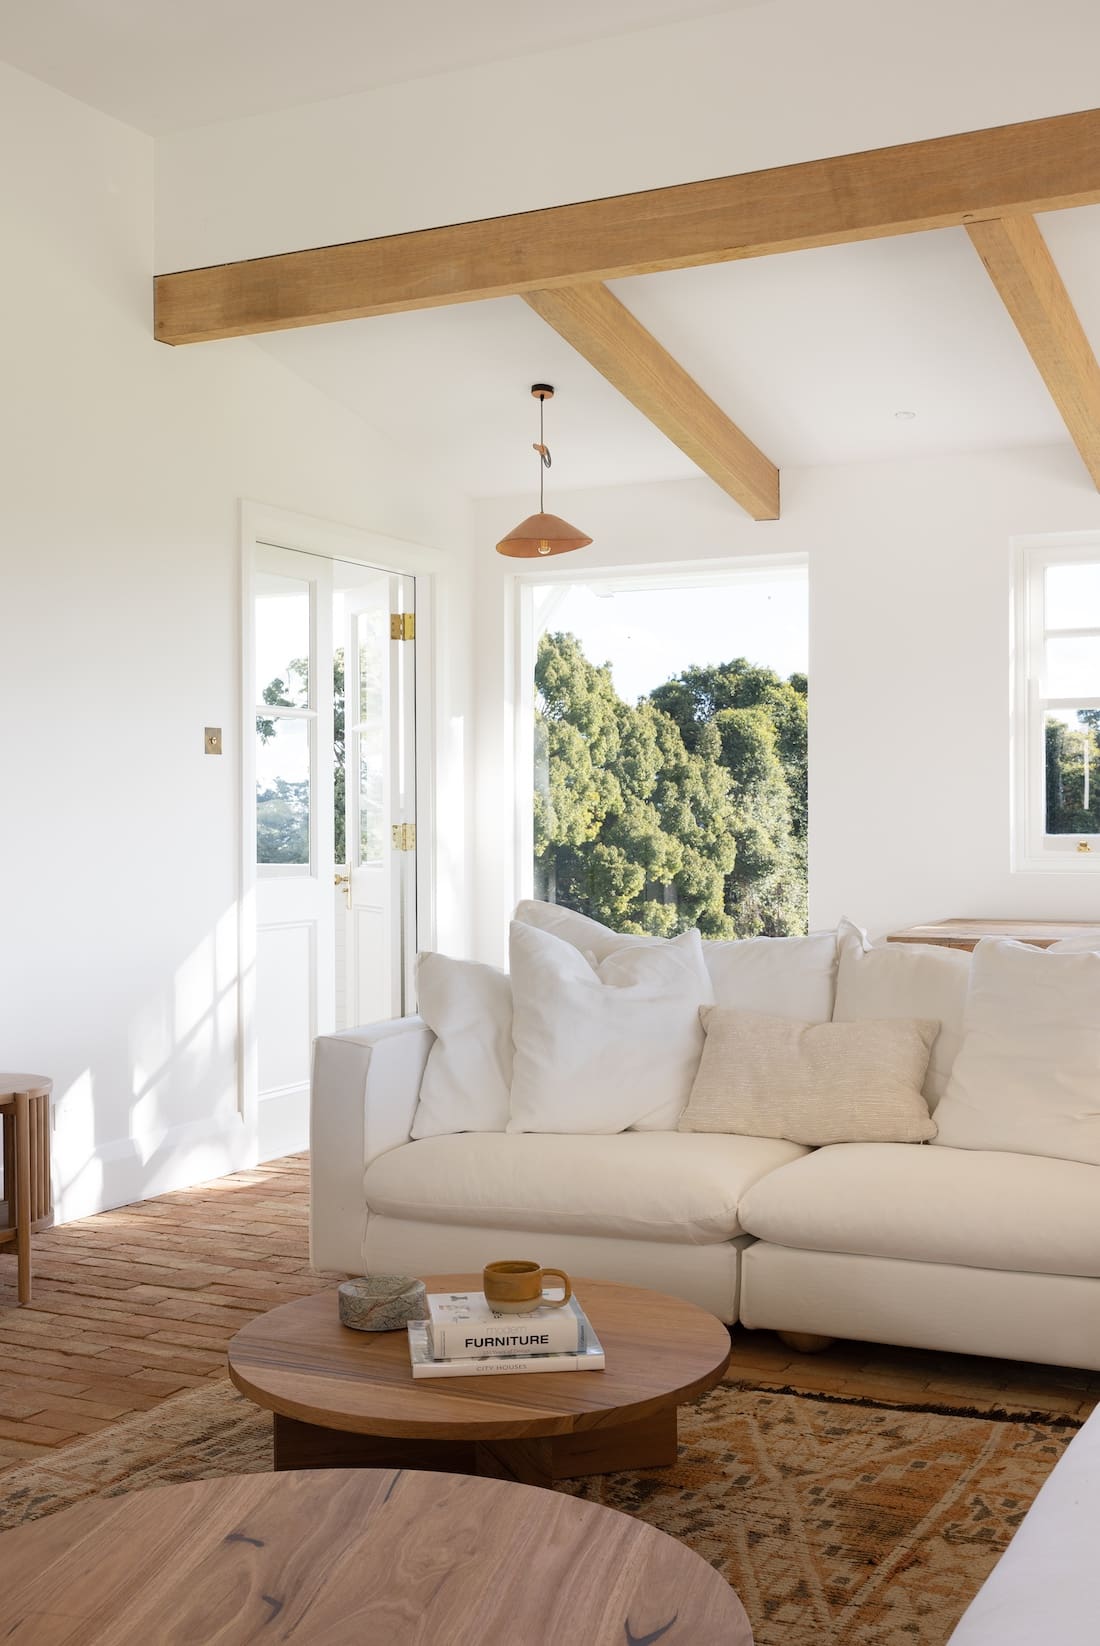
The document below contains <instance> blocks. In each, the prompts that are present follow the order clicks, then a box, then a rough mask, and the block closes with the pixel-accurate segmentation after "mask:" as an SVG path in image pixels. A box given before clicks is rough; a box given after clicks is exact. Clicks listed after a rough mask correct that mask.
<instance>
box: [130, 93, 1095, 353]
mask: <svg viewBox="0 0 1100 1646" xmlns="http://www.w3.org/2000/svg"><path fill="white" fill-rule="evenodd" d="M1097 202H1100V109H1090V110H1086V111H1084V112H1083V113H1078V114H1064V115H1056V116H1054V117H1052V118H1050V119H1046V120H1032V121H1028V122H1025V123H1024V124H1021V125H1014V126H997V127H993V128H991V129H989V130H985V131H976V132H965V133H962V134H959V135H955V136H951V137H937V138H932V139H930V140H928V141H926V142H918V143H903V144H900V145H898V146H897V147H894V148H886V149H873V150H870V151H868V152H866V153H863V154H849V155H840V156H837V157H834V158H830V159H825V160H811V161H807V162H805V163H803V164H800V165H792V166H780V167H777V168H774V169H772V170H769V171H758V172H747V173H743V174H742V175H740V176H736V177H719V178H712V179H710V180H708V181H705V182H698V183H684V184H679V185H676V186H674V187H669V188H661V189H649V190H646V191H644V192H642V193H638V194H626V195H616V196H613V197H611V198H609V199H605V200H589V201H584V202H582V203H580V204H577V205H568V206H554V207H550V208H547V209H546V210H543V211H532V212H524V213H521V214H519V215H517V216H513V217H497V218H490V219H487V220H485V221H483V222H479V223H459V224H452V225H450V226H448V227H444V228H435V229H423V230H420V231H418V232H416V233H411V234H396V235H389V236H386V237H385V238H381V239H376V240H360V241H355V242H352V243H350V244H347V245H339V246H325V247H320V248H316V249H313V250H309V251H295V252H286V253H283V254H281V255H278V256H274V257H261V258H256V259H254V260H251V261H248V262H240V263H225V264H220V265H218V266H216V267H213V268H207V269H192V270H188V271H185V272H182V273H178V274H162V275H159V276H158V277H157V280H156V294H155V304H156V317H155V328H154V329H155V335H156V336H157V337H158V338H159V339H160V340H161V341H162V342H165V343H198V342H203V341H206V340H209V339H212V338H218V337H241V336H248V335H251V334H254V333H258V332H269V331H281V330H286V329H288V328H290V327H295V326H310V325H320V324H324V323H326V322H330V321H336V320H352V319H358V318H362V317H365V316H368V315H375V314H392V313H395V312H398V311H401V310H405V309H417V308H431V307H436V306H439V305H443V304H449V303H468V302H473V301H476V300H477V299H480V298H488V297H503V296H507V295H510V294H515V293H523V292H528V291H541V290H545V289H548V288H550V287H556V286H570V285H576V284H581V285H584V284H591V283H592V282H595V281H604V280H609V279H613V278H619V277H623V276H627V275H634V274H646V273H653V272H654V271H657V270H661V269H676V268H690V267H693V266H696V265H699V264H704V263H721V262H728V261H732V260H734V259H737V258H742V257H761V256H765V255H768V254H771V253H775V252H784V251H797V250H800V249H803V248H805V247H809V246H831V245H840V244H843V243H846V242H849V241H856V240H869V239H875V238H879V237H882V236H887V235H897V234H912V233H916V232H918V231H920V230H924V229H936V228H947V227H952V226H958V225H959V224H969V223H972V222H977V221H981V220H984V219H987V218H1006V217H1015V216H1019V215H1031V214H1033V213H1035V212H1041V211H1053V210H1058V209H1061V208H1064V207H1068V206H1083V205H1092V204H1095V203H1097Z"/></svg>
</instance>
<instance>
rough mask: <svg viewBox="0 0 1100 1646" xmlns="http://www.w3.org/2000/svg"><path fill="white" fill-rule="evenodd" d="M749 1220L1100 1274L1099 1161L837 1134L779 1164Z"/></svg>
mask: <svg viewBox="0 0 1100 1646" xmlns="http://www.w3.org/2000/svg"><path fill="white" fill-rule="evenodd" d="M740 1216H741V1226H742V1228H743V1229H744V1230H745V1232H746V1234H751V1235H756V1236H757V1238H758V1239H760V1240H767V1241H770V1242H772V1244H774V1245H777V1246H792V1247H796V1248H798V1249H800V1250H803V1251H821V1252H850V1253H853V1254H855V1255H857V1256H865V1257H897V1258H905V1259H909V1260H911V1261H914V1262H923V1263H955V1264H961V1265H965V1266H967V1267H971V1268H980V1269H1012V1270H1017V1271H1024V1272H1029V1273H1033V1274H1051V1275H1086V1276H1092V1277H1100V1177H1098V1173H1097V1169H1096V1167H1095V1166H1084V1165H1081V1164H1079V1163H1077V1162H1076V1161H1068V1160H1048V1159H1046V1158H1044V1157H1042V1156H1038V1155H1014V1154H993V1153H986V1152H982V1151H978V1150H975V1149H957V1150H956V1149H940V1148H936V1147H935V1146H932V1145H929V1146H927V1147H920V1146H918V1147H913V1146H912V1145H910V1144H904V1143H838V1144H834V1145H832V1146H831V1147H829V1148H826V1149H818V1150H817V1151H816V1152H815V1153H814V1154H811V1155H808V1156H807V1157H806V1159H804V1160H796V1161H794V1162H793V1163H792V1164H791V1165H789V1166H784V1167H783V1168H782V1169H781V1170H780V1171H777V1172H772V1173H770V1174H769V1175H768V1176H767V1177H765V1178H762V1179H761V1181H760V1182H759V1183H757V1184H755V1185H754V1187H752V1188H751V1189H749V1191H748V1192H747V1194H746V1195H745V1196H744V1198H743V1200H742V1202H741V1213H740Z"/></svg>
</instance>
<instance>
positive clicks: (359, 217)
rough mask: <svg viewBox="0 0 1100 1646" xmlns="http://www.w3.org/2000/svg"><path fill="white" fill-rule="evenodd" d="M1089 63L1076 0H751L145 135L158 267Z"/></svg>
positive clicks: (570, 193) (1002, 108)
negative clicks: (515, 56) (154, 186)
mask: <svg viewBox="0 0 1100 1646" xmlns="http://www.w3.org/2000/svg"><path fill="white" fill-rule="evenodd" d="M1098 58H1100V8H1098V7H1097V6H1096V4H1095V0H1045V3H1044V4H1043V5H1041V6H1040V5H1036V4H1035V0H923V3H922V4H921V5H920V6H917V7H914V6H911V5H905V4H902V3H901V0H770V3H768V4H762V5H759V6H750V7H748V8H746V9H742V10H737V11H734V12H729V13H726V14H725V15H718V16H712V17H703V18H696V19H694V20H691V21H685V22H682V23H676V24H673V25H671V26H668V27H665V28H657V29H648V30H643V31H641V32H639V33H636V34H630V35H623V36H620V37H618V38H614V39H608V40H600V41H590V42H587V43H585V44H583V45H579V46H570V47H565V48H561V49H558V50H555V51H547V52H542V53H539V54H538V55H534V56H529V57H525V58H522V59H520V60H517V61H513V62H503V63H492V64H488V65H486V66H484V67H480V68H473V69H465V70H461V71H458V72H455V73H452V74H446V75H437V76H434V77H433V78H430V79H424V80H418V81H412V82H409V83H406V84H404V85H400V86H390V87H385V88H382V89H381V90H376V91H372V92H366V93H362V94H360V95H356V96H351V97H341V98H335V99H333V100H331V101H329V102H324V103H313V104H309V105H305V106H302V107H299V108H295V109H287V110H283V111H281V112H279V113H275V114H269V115H257V116H254V117H252V118H249V119H242V120H236V121H230V122H225V123H221V124H217V125H209V126H202V127H199V128H197V129H195V130H193V131H187V132H181V133H178V134H175V135H172V136H169V137H166V138H163V139H161V140H160V142H159V143H158V147H157V181H158V235H157V267H158V269H161V270H168V269H182V268H192V267H195V266H197V265H200V264H207V263H217V262H222V261H227V260H230V259H234V258H240V257H259V256H262V255H264V254H266V253H270V252H279V251H290V250H293V249H295V248H298V247H301V246H324V245H330V244H332V243H333V242H335V241H342V240H358V239H363V238H366V237H369V236H373V235H380V234H393V233H397V232H400V231H401V230H404V229H417V228H423V227H426V226H428V225H430V224H437V223H453V222H460V221H463V220H467V219H472V218H479V217H492V216H496V215H498V214H501V213H506V212H514V211H524V210H527V209H529V208H531V207H535V206H551V205H558V204H561V203H562V202H564V201H570V200H587V199H592V198H594V197H596V196H599V195H608V194H617V193H625V192H629V191H631V190H635V189H646V188H654V187H657V186H659V185H661V184H666V183H682V182H687V181H690V180H692V179H695V178H701V177H715V176H723V175H726V174H728V173H733V172H740V171H751V170H754V169H756V168H758V167H765V166H777V165H784V164H787V163H790V162H794V161H799V160H808V159H813V158H816V157H819V156H822V155H829V154H846V153H851V152H854V151H857V150H860V149H866V148H875V147H879V146H883V145H886V144H892V143H903V142H908V141H911V140H914V139H919V138H923V137H933V136H938V135H943V134H946V133H949V132H957V131H971V130H974V129H976V128H979V127H983V126H995V125H1002V124H1007V123H1010V122H1013V121H1017V120H1029V119H1037V118H1039V117H1041V116H1044V115H1049V114H1061V113H1064V112H1066V111H1067V110H1072V109H1083V108H1091V107H1092V106H1093V105H1094V104H1095V102H1096V70H1095V65H1096V62H1097V59H1098ZM540 109H541V110H544V111H545V112H544V113H543V114H542V115H541V117H540V113H539V111H540Z"/></svg>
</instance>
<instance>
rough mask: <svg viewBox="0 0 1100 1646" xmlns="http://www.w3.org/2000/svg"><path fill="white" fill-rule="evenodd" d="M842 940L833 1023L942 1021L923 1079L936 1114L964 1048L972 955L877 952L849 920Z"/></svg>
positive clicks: (902, 946) (924, 947)
mask: <svg viewBox="0 0 1100 1646" xmlns="http://www.w3.org/2000/svg"><path fill="white" fill-rule="evenodd" d="M837 939H838V943H837V947H838V964H837V974H836V1005H835V1007H834V1010H833V1021H834V1023H853V1022H856V1023H858V1022H862V1021H863V1020H864V1019H866V1018H885V1017H919V1018H931V1019H934V1020H935V1021H936V1022H938V1023H939V1033H938V1034H937V1035H936V1039H935V1042H934V1044H933V1046H932V1055H931V1057H930V1058H929V1060H928V1073H927V1074H926V1076H925V1079H924V1096H925V1098H926V1100H927V1102H928V1107H929V1108H930V1109H932V1110H935V1107H936V1105H937V1103H938V1102H939V1100H940V1098H941V1097H942V1096H943V1094H944V1092H945V1091H946V1090H947V1082H948V1081H949V1079H950V1078H951V1070H952V1067H953V1066H954V1062H955V1059H956V1057H957V1056H958V1053H959V1048H960V1046H961V1045H962V1037H963V1018H964V1016H965V1013H966V996H967V990H968V987H969V983H970V955H969V954H968V953H967V952H966V951H964V950H962V949H944V948H934V947H932V945H931V944H920V943H884V944H882V945H880V946H879V947H878V948H873V947H872V946H871V944H870V943H868V941H867V934H866V933H865V932H863V931H861V930H860V928H859V927H858V926H854V925H853V924H852V922H851V921H850V920H842V921H841V922H840V927H839V930H838V932H837Z"/></svg>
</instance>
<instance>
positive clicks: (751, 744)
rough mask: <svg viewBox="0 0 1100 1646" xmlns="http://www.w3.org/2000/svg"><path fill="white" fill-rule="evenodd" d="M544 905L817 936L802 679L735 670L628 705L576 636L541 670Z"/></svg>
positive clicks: (602, 916) (548, 645) (652, 921)
mask: <svg viewBox="0 0 1100 1646" xmlns="http://www.w3.org/2000/svg"><path fill="white" fill-rule="evenodd" d="M535 684H536V689H537V694H538V695H537V702H536V711H535V864H536V892H537V893H538V894H539V895H541V896H544V897H550V898H552V899H553V900H555V901H556V902H559V903H562V904H565V905H566V906H568V907H570V908H574V909H579V910H581V911H582V912H583V913H585V914H591V915H593V916H594V917H595V918H596V919H598V920H603V921H606V922H607V923H608V924H609V925H612V926H614V927H616V928H617V929H618V930H620V931H629V932H648V933H652V934H654V935H659V936H663V937H667V936H671V935H673V934H674V933H676V932H678V931H684V930H686V929H687V928H688V927H690V926H698V927H699V929H700V930H701V931H702V933H703V935H704V937H715V938H721V937H750V936H755V935H757V934H760V933H764V934H767V935H774V936H780V935H784V934H786V933H791V932H799V931H805V929H806V677H805V676H804V675H795V676H793V677H792V679H791V680H790V681H783V680H780V679H779V677H778V676H777V675H776V674H774V673H773V672H772V671H771V670H770V669H762V668H758V667H755V666H753V665H750V664H748V663H746V662H745V661H744V660H739V661H737V662H734V663H728V664H724V665H722V666H721V667H718V668H693V669H688V670H685V672H684V673H683V674H682V675H679V676H677V677H676V678H675V679H673V680H670V681H668V682H666V684H665V685H663V686H659V687H658V688H657V689H656V691H654V692H652V693H651V694H650V696H649V697H648V698H643V699H642V700H641V701H640V702H639V703H637V704H635V705H631V704H628V703H624V702H623V701H622V700H621V699H620V698H619V697H618V696H617V694H616V692H615V689H614V686H613V684H612V680H611V670H610V667H609V666H607V665H604V666H603V667H597V666H596V665H595V664H593V663H590V662H589V661H588V659H587V658H586V657H585V655H584V653H583V651H582V650H581V647H580V644H579V643H578V641H577V639H576V637H575V636H573V635H570V634H553V635H545V636H544V637H543V638H542V640H541V641H540V643H539V652H538V660H537V663H536V667H535Z"/></svg>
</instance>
